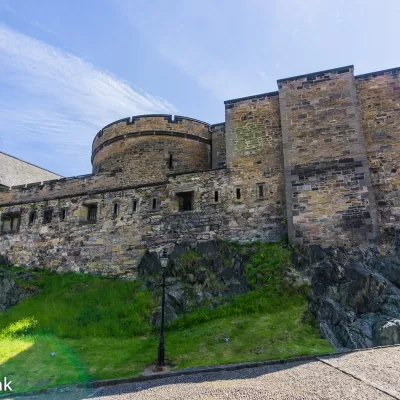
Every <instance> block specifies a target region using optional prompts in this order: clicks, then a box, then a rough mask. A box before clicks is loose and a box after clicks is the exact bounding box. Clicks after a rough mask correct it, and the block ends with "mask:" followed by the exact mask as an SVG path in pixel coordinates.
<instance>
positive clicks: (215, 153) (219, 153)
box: [211, 122, 226, 168]
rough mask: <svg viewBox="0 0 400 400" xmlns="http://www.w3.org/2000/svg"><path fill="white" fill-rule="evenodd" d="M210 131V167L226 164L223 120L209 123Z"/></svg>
mask: <svg viewBox="0 0 400 400" xmlns="http://www.w3.org/2000/svg"><path fill="white" fill-rule="evenodd" d="M211 131H212V153H211V154H212V167H213V168H221V167H224V166H226V137H225V122H223V123H221V124H215V125H211Z"/></svg>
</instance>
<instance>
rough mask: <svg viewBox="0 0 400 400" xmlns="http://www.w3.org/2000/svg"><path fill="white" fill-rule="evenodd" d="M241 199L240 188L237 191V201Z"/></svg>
mask: <svg viewBox="0 0 400 400" xmlns="http://www.w3.org/2000/svg"><path fill="white" fill-rule="evenodd" d="M240 198H241V193H240V188H237V189H236V200H240Z"/></svg>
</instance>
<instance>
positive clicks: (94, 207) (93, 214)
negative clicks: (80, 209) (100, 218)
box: [87, 204, 97, 222]
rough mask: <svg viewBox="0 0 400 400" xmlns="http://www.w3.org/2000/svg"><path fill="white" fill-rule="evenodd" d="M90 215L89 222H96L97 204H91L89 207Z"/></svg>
mask: <svg viewBox="0 0 400 400" xmlns="http://www.w3.org/2000/svg"><path fill="white" fill-rule="evenodd" d="M87 209H88V214H87V220H88V221H89V222H96V220H97V204H90V205H88V206H87Z"/></svg>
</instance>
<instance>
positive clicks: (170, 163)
mask: <svg viewBox="0 0 400 400" xmlns="http://www.w3.org/2000/svg"><path fill="white" fill-rule="evenodd" d="M168 167H169V168H172V154H170V155H169V165H168Z"/></svg>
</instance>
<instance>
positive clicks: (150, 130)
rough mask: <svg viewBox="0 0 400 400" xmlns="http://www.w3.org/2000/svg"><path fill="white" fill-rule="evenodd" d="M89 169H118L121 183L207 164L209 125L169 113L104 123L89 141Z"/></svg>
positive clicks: (162, 176) (157, 177)
mask: <svg viewBox="0 0 400 400" xmlns="http://www.w3.org/2000/svg"><path fill="white" fill-rule="evenodd" d="M92 164H93V172H94V173H98V172H105V171H108V172H115V171H121V172H122V173H123V175H124V180H125V183H129V184H135V183H136V184H139V183H145V182H159V181H162V180H164V179H165V177H166V175H167V174H168V173H169V172H172V171H173V172H184V171H190V170H203V169H208V168H211V129H210V125H209V124H207V123H204V122H201V121H198V120H194V119H192V118H186V117H181V116H175V118H173V117H172V116H171V115H149V116H138V117H132V119H129V118H128V119H124V120H119V121H116V122H114V123H112V124H109V125H107V126H106V127H105V128H103V129H102V130H101V131H100V132H99V133H98V134H97V135H96V138H95V140H94V142H93V152H92Z"/></svg>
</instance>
